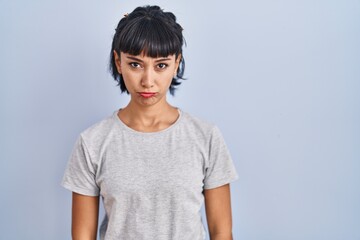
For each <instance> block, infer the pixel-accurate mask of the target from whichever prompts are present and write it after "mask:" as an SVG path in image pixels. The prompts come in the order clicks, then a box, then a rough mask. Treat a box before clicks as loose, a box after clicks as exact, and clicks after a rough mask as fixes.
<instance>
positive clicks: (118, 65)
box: [113, 50, 121, 74]
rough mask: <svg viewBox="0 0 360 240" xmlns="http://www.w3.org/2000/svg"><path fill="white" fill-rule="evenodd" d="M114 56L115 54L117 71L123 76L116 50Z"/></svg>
mask: <svg viewBox="0 0 360 240" xmlns="http://www.w3.org/2000/svg"><path fill="white" fill-rule="evenodd" d="M113 54H114V60H115V65H116V69H117V71H118V72H119V74H121V61H120V56H119V55H118V54H117V52H116V51H115V50H114V51H113Z"/></svg>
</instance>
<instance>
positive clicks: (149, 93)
mask: <svg viewBox="0 0 360 240" xmlns="http://www.w3.org/2000/svg"><path fill="white" fill-rule="evenodd" d="M155 94H156V93H155V92H139V95H140V96H142V97H144V98H151V97H153V96H155Z"/></svg>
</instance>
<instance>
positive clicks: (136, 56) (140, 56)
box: [120, 51, 175, 61]
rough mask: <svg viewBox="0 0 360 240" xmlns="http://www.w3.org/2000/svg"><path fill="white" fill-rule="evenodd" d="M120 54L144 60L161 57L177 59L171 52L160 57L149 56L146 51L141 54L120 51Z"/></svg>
mask: <svg viewBox="0 0 360 240" xmlns="http://www.w3.org/2000/svg"><path fill="white" fill-rule="evenodd" d="M120 55H121V57H125V58H136V59H139V60H143V61H151V60H159V59H169V60H172V59H175V54H170V55H168V56H166V57H162V56H160V57H150V56H147V55H146V53H145V52H144V51H143V52H141V53H140V54H139V55H133V54H130V53H124V52H120Z"/></svg>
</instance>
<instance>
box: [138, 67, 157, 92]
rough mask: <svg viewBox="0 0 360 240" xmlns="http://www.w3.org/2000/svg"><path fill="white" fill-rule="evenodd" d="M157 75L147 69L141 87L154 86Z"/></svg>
mask: <svg viewBox="0 0 360 240" xmlns="http://www.w3.org/2000/svg"><path fill="white" fill-rule="evenodd" d="M154 77H155V74H154V72H153V70H152V69H151V68H148V69H145V70H144V74H143V76H142V79H141V86H143V87H144V88H151V87H153V86H154V81H155V79H154Z"/></svg>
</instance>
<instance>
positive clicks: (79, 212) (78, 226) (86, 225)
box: [71, 192, 99, 240]
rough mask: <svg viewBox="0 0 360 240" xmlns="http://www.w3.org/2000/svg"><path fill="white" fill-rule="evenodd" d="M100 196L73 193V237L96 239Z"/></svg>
mask: <svg viewBox="0 0 360 240" xmlns="http://www.w3.org/2000/svg"><path fill="white" fill-rule="evenodd" d="M98 215H99V196H96V197H92V196H85V195H81V194H78V193H75V192H73V194H72V226H71V233H72V239H73V240H77V239H88V240H90V239H91V240H94V239H96V236H97V227H98Z"/></svg>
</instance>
